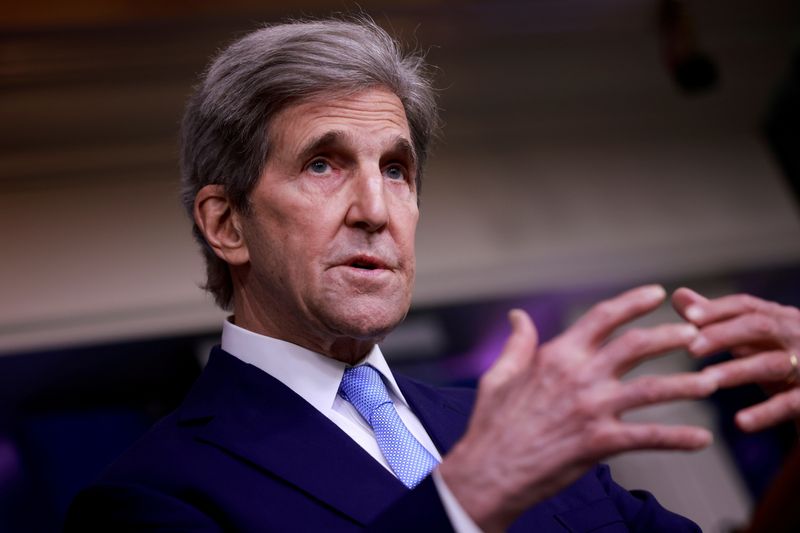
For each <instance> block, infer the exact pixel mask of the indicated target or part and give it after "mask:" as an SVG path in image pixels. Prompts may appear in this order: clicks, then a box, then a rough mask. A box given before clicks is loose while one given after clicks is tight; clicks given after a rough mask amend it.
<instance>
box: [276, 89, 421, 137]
mask: <svg viewBox="0 0 800 533" xmlns="http://www.w3.org/2000/svg"><path fill="white" fill-rule="evenodd" d="M330 131H347V132H351V133H354V134H356V135H359V136H361V137H362V141H366V140H370V141H380V140H382V139H396V138H397V137H398V136H399V137H403V138H405V139H407V140H408V141H409V142H410V141H411V138H410V137H411V135H410V131H409V126H408V120H407V118H406V113H405V109H404V108H403V104H402V103H401V102H400V99H399V98H398V97H397V95H395V94H394V93H393V92H391V91H389V90H387V89H381V88H375V89H366V90H364V91H361V92H357V93H354V94H327V95H324V96H320V97H317V98H313V99H309V100H304V101H302V102H299V103H296V104H293V105H290V106H288V107H286V108H284V109H283V110H281V111H280V112H279V113H278V114H277V115H276V116H275V118H274V119H273V121H272V125H271V128H270V139H271V141H272V142H273V143H275V144H277V145H278V146H282V147H283V148H284V149H289V150H293V149H294V150H296V149H301V148H302V145H303V144H304V143H305V142H306V141H308V140H309V139H314V138H318V137H320V136H322V135H324V134H326V133H328V132H330Z"/></svg>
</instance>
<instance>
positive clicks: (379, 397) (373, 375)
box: [339, 365, 438, 488]
mask: <svg viewBox="0 0 800 533" xmlns="http://www.w3.org/2000/svg"><path fill="white" fill-rule="evenodd" d="M339 395H340V396H341V397H342V398H344V399H345V400H347V401H348V402H350V403H351V404H353V406H354V407H355V408H356V410H358V412H359V413H360V414H361V416H362V417H364V420H366V421H367V423H368V424H369V425H370V426H372V430H373V431H374V432H375V440H376V441H377V442H378V447H379V448H380V449H381V453H383V456H384V457H385V458H386V461H387V462H388V463H389V466H391V467H392V470H393V471H394V473H395V475H397V477H398V478H399V479H400V481H402V482H403V484H404V485H405V486H407V487H408V488H413V487H415V486H416V485H417V484H418V483H419V482H420V481H422V480H423V479H424V478H425V476H427V475H428V474H429V473H430V471H431V470H433V469H434V467H436V465H437V464H438V461H437V460H436V458H435V457H433V456H432V455H431V454H430V452H428V450H426V449H425V447H423V446H422V444H420V443H419V441H418V440H417V439H415V438H414V435H412V434H411V432H410V431H409V430H408V428H407V427H406V426H405V424H403V421H402V420H401V419H400V416H399V415H398V414H397V411H396V410H395V408H394V404H393V403H392V400H390V399H389V393H388V391H387V390H386V385H384V383H383V380H382V379H381V376H380V373H379V372H378V371H377V370H375V369H374V368H372V367H371V366H369V365H360V366H355V367H352V368H348V369H346V370H345V371H344V376H342V384H341V386H340V387H339Z"/></svg>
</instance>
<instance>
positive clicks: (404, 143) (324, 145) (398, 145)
mask: <svg viewBox="0 0 800 533" xmlns="http://www.w3.org/2000/svg"><path fill="white" fill-rule="evenodd" d="M348 137H350V135H349V134H348V133H347V132H344V131H341V130H332V131H328V132H325V133H323V134H322V135H320V136H318V137H316V138H313V139H312V140H311V141H309V142H308V144H306V146H305V147H304V148H302V149H301V150H300V152H299V155H298V159H300V160H301V161H306V160H308V159H310V158H311V157H312V156H314V155H316V154H318V153H319V152H323V151H325V150H329V149H331V148H335V147H337V146H342V145H345V144H347V138H348ZM392 143H393V144H392V147H391V148H390V149H389V150H387V151H386V153H390V154H392V155H394V156H395V157H397V156H400V157H405V158H408V159H409V160H410V163H411V166H412V167H414V168H415V169H416V166H417V151H416V150H415V149H414V146H413V145H412V144H411V143H410V142H409V141H408V139H406V138H405V137H402V136H400V135H398V136H397V137H395V138H394V140H393V141H392Z"/></svg>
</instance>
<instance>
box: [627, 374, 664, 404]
mask: <svg viewBox="0 0 800 533" xmlns="http://www.w3.org/2000/svg"><path fill="white" fill-rule="evenodd" d="M660 384H661V383H660V381H659V379H658V378H657V377H655V376H642V377H640V378H638V379H637V380H636V381H635V382H634V383H632V384H631V385H633V390H632V391H631V392H632V394H633V395H634V396H635V397H636V398H638V399H639V400H641V401H642V402H644V403H646V404H651V403H656V402H658V401H659V400H660V399H661V397H662V391H661V389H662V387H661V386H660Z"/></svg>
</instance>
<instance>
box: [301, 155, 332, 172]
mask: <svg viewBox="0 0 800 533" xmlns="http://www.w3.org/2000/svg"><path fill="white" fill-rule="evenodd" d="M306 168H307V169H308V171H309V172H311V173H312V174H325V173H326V172H328V171H330V169H331V165H330V164H329V163H328V162H327V161H325V160H324V159H315V160H313V161H312V162H311V163H309V164H308V167H306Z"/></svg>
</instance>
